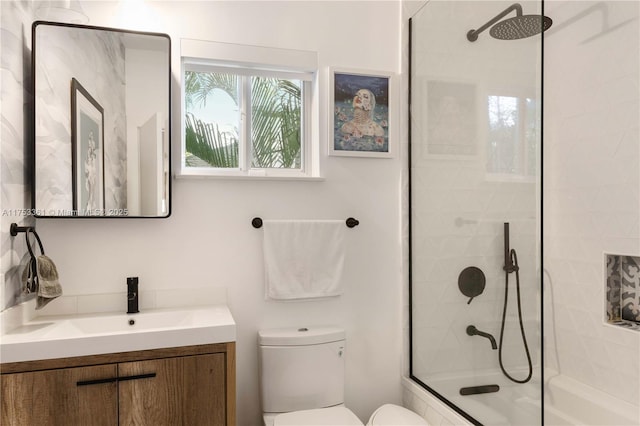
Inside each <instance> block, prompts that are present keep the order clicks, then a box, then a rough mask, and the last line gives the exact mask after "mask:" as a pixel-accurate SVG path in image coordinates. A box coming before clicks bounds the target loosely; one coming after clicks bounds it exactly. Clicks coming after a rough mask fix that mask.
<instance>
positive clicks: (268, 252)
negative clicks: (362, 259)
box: [263, 220, 346, 300]
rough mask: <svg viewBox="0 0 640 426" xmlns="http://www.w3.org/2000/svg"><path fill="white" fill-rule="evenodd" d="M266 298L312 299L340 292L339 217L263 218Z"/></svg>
mask: <svg viewBox="0 0 640 426" xmlns="http://www.w3.org/2000/svg"><path fill="white" fill-rule="evenodd" d="M263 229H264V241H263V251H264V269H265V298H267V299H282V300H290V299H312V298H318V297H330V296H338V295H340V294H342V269H343V266H344V259H345V246H344V233H345V229H346V226H345V224H344V221H343V220H342V221H341V220H323V221H311V220H308V221H307V220H297V221H281V220H265V221H264V222H263Z"/></svg>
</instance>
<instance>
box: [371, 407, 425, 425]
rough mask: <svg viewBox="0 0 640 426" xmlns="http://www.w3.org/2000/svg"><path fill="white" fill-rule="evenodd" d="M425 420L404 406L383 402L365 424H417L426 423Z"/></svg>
mask: <svg viewBox="0 0 640 426" xmlns="http://www.w3.org/2000/svg"><path fill="white" fill-rule="evenodd" d="M427 424H428V423H427V421H426V420H425V419H423V418H422V417H420V416H419V415H417V414H416V413H414V412H413V411H411V410H408V409H406V408H404V407H400V406H399V405H394V404H385V405H383V406H381V407H380V408H378V409H377V410H376V411H374V412H373V414H372V415H371V417H370V418H369V422H368V423H367V426H385V425H388V426H418V425H427Z"/></svg>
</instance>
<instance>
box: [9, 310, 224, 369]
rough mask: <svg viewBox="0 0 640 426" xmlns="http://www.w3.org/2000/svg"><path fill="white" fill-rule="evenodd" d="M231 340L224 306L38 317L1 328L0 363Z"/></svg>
mask: <svg viewBox="0 0 640 426" xmlns="http://www.w3.org/2000/svg"><path fill="white" fill-rule="evenodd" d="M235 340H236V326H235V322H234V320H233V317H232V316H231V313H230V312H229V309H228V308H227V307H226V306H225V305H212V306H200V307H192V308H171V309H153V310H147V311H141V312H139V313H136V314H126V313H100V314H82V315H56V316H41V317H36V318H34V319H32V320H30V321H27V322H24V323H23V324H21V325H20V326H19V327H16V328H13V329H10V330H7V331H5V332H4V333H3V334H2V335H1V336H0V362H2V363H8V362H21V361H33V360H41V359H52V358H66V357H72V356H84V355H97V354H103V353H115V352H129V351H136V350H145V349H159V348H165V347H176V346H190V345H202V344H210V343H224V342H233V341H235Z"/></svg>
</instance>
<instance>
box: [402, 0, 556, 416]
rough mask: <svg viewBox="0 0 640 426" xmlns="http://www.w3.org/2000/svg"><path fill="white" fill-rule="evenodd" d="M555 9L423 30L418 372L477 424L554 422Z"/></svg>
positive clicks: (414, 111)
mask: <svg viewBox="0 0 640 426" xmlns="http://www.w3.org/2000/svg"><path fill="white" fill-rule="evenodd" d="M542 8H543V6H542V2H541V1H525V2H521V3H516V4H514V3H513V2H511V1H438V0H430V1H427V2H425V4H424V6H423V7H422V8H421V9H420V10H419V11H418V12H417V13H415V14H414V15H413V17H412V18H411V20H410V49H409V50H410V59H409V62H410V146H409V162H410V164H409V166H410V179H409V180H410V184H409V187H410V189H409V192H410V197H409V204H410V208H409V210H410V244H409V245H410V310H411V315H410V318H411V320H410V333H411V339H410V345H411V348H410V358H411V359H410V361H411V362H410V365H411V367H410V368H411V372H410V373H411V377H412V378H413V380H415V381H417V382H418V383H420V384H421V385H422V386H423V387H425V388H426V389H427V390H428V391H430V392H431V393H433V394H434V395H436V396H437V397H439V398H440V399H441V400H442V401H444V402H445V403H446V404H448V405H449V406H450V407H451V408H453V409H454V410H456V411H457V412H458V413H460V414H461V415H462V416H464V417H466V418H467V419H468V420H469V421H470V422H472V423H474V424H484V425H492V426H493V425H536V424H542V409H541V397H542V388H541V380H542V377H541V372H542V365H541V364H542V357H541V341H542V335H541V334H542V327H541V317H542V313H541V278H540V271H541V244H540V241H541V231H540V229H541V201H540V188H541V172H540V171H541V165H540V158H541V155H540V151H541V135H542V131H541V117H542V110H541V109H542V100H541V93H542V90H541V89H542V63H541V62H542V54H541V52H542V37H541V35H540V32H541V30H542V28H543V27H544V28H546V27H548V26H549V25H551V22H550V20H549V21H547V20H546V19H543V18H542V15H543V11H542ZM527 16H528V18H525V17H527ZM506 21H510V23H506ZM525 21H527V22H525Z"/></svg>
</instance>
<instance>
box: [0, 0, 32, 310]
mask: <svg viewBox="0 0 640 426" xmlns="http://www.w3.org/2000/svg"><path fill="white" fill-rule="evenodd" d="M32 8H33V4H32V2H31V1H12V2H7V1H0V19H1V20H2V23H1V27H2V37H1V41H0V43H1V44H0V50H1V51H2V62H1V63H0V71H1V72H2V75H1V77H0V78H1V79H2V84H1V87H2V103H1V111H0V114H1V120H2V130H1V131H0V141H1V143H0V148H1V151H0V180H1V182H2V195H1V196H0V207H1V208H2V212H1V213H2V214H1V220H0V310H2V309H4V308H6V307H8V306H11V305H14V304H15V303H16V301H17V300H18V297H20V293H21V292H20V288H21V285H20V277H19V274H20V268H19V267H18V266H17V265H19V263H20V258H21V256H22V255H23V254H24V253H25V251H26V245H25V244H24V238H20V237H12V236H11V235H10V234H9V226H10V225H11V223H13V222H17V223H19V224H21V225H30V224H33V223H34V221H33V217H31V216H29V215H28V214H27V213H28V212H27V209H28V208H30V207H31V190H30V184H31V182H30V176H29V168H28V167H27V164H28V162H29V160H28V159H29V156H30V153H31V152H32V151H31V146H30V141H29V138H28V137H27V135H28V132H29V130H28V129H29V126H30V123H31V121H30V111H31V110H30V102H29V96H30V93H31V92H30V90H31V82H30V81H31V56H30V53H31V52H30V51H29V50H28V49H27V47H26V46H31V22H32V20H33V17H32V16H33V9H32Z"/></svg>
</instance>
